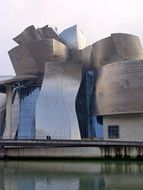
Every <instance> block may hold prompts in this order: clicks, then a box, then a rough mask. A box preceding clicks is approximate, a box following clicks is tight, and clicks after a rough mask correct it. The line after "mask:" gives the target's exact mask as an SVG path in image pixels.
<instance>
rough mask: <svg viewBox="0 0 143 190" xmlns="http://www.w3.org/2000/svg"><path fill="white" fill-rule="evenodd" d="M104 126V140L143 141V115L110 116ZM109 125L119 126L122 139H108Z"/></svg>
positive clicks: (106, 118) (104, 120)
mask: <svg viewBox="0 0 143 190" xmlns="http://www.w3.org/2000/svg"><path fill="white" fill-rule="evenodd" d="M103 124H104V140H118V141H143V114H124V115H122V114H121V115H108V116H104V117H103ZM108 125H119V136H120V138H118V139H115V138H113V139H111V138H108V127H107V126H108Z"/></svg>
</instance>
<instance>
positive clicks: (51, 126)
mask: <svg viewBox="0 0 143 190" xmlns="http://www.w3.org/2000/svg"><path fill="white" fill-rule="evenodd" d="M80 69H81V67H80V66H79V65H78V63H74V62H66V63H64V62H48V63H46V66H45V75H44V80H43V83H42V88H41V91H40V95H39V98H38V102H37V106H36V138H42V139H43V138H44V139H46V137H47V136H50V137H51V138H52V139H80V131H79V126H78V121H77V116H76V110H75V99H76V94H77V91H78V88H79V84H80V75H81V74H80V73H81V72H80Z"/></svg>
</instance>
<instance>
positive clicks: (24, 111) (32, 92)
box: [17, 86, 40, 139]
mask: <svg viewBox="0 0 143 190" xmlns="http://www.w3.org/2000/svg"><path fill="white" fill-rule="evenodd" d="M39 92H40V87H35V86H31V87H26V88H20V89H18V93H19V97H20V115H19V127H18V131H17V138H18V139H34V138H35V134H36V132H35V112H36V102H37V98H38V95H39Z"/></svg>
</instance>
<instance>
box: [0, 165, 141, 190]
mask: <svg viewBox="0 0 143 190" xmlns="http://www.w3.org/2000/svg"><path fill="white" fill-rule="evenodd" d="M0 190H143V162H117V161H116V162H108V161H106V162H80V161H78V162H67V161H65V162H61V161H60V162H55V161H54V162H51V161H19V162H18V161H5V162H4V161H0Z"/></svg>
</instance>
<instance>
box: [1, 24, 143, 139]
mask: <svg viewBox="0 0 143 190" xmlns="http://www.w3.org/2000/svg"><path fill="white" fill-rule="evenodd" d="M13 40H14V41H15V42H16V43H17V44H18V45H17V46H16V47H14V48H13V49H12V50H10V51H9V52H8V54H9V57H10V60H11V62H12V65H13V67H14V70H15V73H16V76H14V77H0V138H1V139H96V140H118V141H143V49H142V46H141V43H140V41H139V39H138V37H136V36H134V35H130V34H124V33H116V34H111V36H109V37H107V38H105V39H102V40H100V41H97V42H95V43H94V44H92V45H90V46H87V45H86V39H85V37H84V35H83V33H82V31H80V30H79V29H78V27H77V25H75V26H72V27H70V28H68V29H65V30H64V31H63V32H61V33H60V34H59V33H58V32H57V28H54V27H52V26H48V25H47V26H45V27H43V28H37V29H36V28H35V27H34V26H29V27H28V28H26V29H25V30H24V31H23V32H22V33H21V34H19V35H18V36H17V37H15V38H14V39H13Z"/></svg>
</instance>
